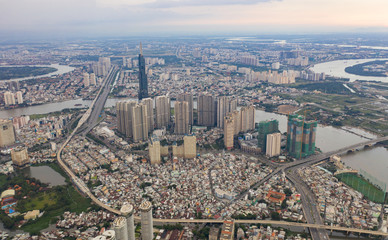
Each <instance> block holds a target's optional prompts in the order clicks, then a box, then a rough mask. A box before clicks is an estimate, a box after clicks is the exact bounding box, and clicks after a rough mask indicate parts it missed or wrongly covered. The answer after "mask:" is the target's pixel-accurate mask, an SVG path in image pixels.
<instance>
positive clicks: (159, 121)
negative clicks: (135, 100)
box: [155, 96, 171, 128]
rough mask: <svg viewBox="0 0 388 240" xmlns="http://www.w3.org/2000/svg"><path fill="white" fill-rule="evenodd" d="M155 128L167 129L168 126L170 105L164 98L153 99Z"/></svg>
mask: <svg viewBox="0 0 388 240" xmlns="http://www.w3.org/2000/svg"><path fill="white" fill-rule="evenodd" d="M155 112H156V117H155V118H156V127H157V128H162V127H168V125H170V116H171V105H170V99H169V98H168V97H166V96H157V97H156V98H155Z"/></svg>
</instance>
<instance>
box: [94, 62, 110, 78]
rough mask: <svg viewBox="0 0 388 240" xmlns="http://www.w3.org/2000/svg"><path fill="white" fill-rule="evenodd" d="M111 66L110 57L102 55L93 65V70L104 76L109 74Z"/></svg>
mask: <svg viewBox="0 0 388 240" xmlns="http://www.w3.org/2000/svg"><path fill="white" fill-rule="evenodd" d="M110 67H111V63H110V58H109V57H100V58H99V59H98V62H97V63H95V64H93V65H92V69H93V72H94V73H95V74H96V75H97V76H100V77H104V76H106V75H107V74H108V72H109V69H110Z"/></svg>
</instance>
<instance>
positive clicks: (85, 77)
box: [83, 73, 90, 87]
mask: <svg viewBox="0 0 388 240" xmlns="http://www.w3.org/2000/svg"><path fill="white" fill-rule="evenodd" d="M83 83H84V87H89V85H90V80H89V73H84V74H83Z"/></svg>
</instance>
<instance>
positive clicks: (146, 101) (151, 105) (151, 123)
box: [141, 98, 154, 132]
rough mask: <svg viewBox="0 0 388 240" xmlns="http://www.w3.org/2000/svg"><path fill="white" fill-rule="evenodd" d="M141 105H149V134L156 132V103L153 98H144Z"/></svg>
mask: <svg viewBox="0 0 388 240" xmlns="http://www.w3.org/2000/svg"><path fill="white" fill-rule="evenodd" d="M141 104H145V105H147V123H148V132H152V131H154V101H153V100H152V98H143V99H142V100H141Z"/></svg>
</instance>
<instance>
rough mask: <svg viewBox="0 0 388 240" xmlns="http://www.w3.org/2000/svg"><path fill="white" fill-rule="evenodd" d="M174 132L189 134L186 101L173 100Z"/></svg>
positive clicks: (187, 104) (187, 105)
mask: <svg viewBox="0 0 388 240" xmlns="http://www.w3.org/2000/svg"><path fill="white" fill-rule="evenodd" d="M174 112H175V129H174V133H175V134H189V132H190V128H189V103H188V102H186V101H183V102H180V101H177V102H175V105H174Z"/></svg>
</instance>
